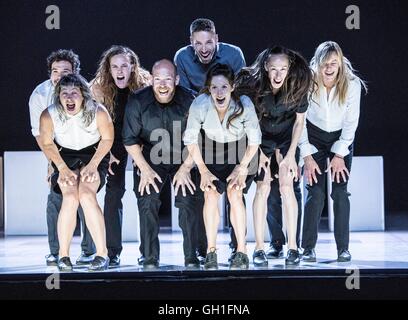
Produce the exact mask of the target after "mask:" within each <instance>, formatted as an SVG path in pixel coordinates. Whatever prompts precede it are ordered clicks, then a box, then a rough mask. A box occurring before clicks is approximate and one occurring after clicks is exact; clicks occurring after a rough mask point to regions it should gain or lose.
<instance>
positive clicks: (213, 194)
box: [183, 64, 261, 269]
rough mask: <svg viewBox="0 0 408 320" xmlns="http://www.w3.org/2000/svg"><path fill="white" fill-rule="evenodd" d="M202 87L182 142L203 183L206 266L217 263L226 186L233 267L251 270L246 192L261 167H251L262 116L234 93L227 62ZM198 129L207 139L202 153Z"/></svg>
mask: <svg viewBox="0 0 408 320" xmlns="http://www.w3.org/2000/svg"><path fill="white" fill-rule="evenodd" d="M202 92H203V94H201V95H199V96H198V97H197V98H196V99H195V100H194V101H193V103H192V105H191V107H190V110H189V116H188V121H187V128H186V131H185V135H184V138H183V141H184V144H185V145H186V146H187V148H188V151H189V153H190V154H191V156H192V158H193V160H194V162H195V163H196V164H197V167H198V169H199V171H200V176H201V182H200V188H201V190H203V191H204V210H203V215H204V224H205V230H206V234H207V242H208V248H207V256H206V260H205V264H204V268H206V269H217V268H218V262H217V254H216V252H215V251H216V239H217V229H218V224H219V221H220V217H219V211H218V200H219V197H220V195H221V194H222V193H223V192H224V191H225V192H226V193H227V196H228V199H229V201H230V204H231V223H232V226H233V228H234V232H235V235H236V238H237V244H238V246H237V252H236V254H235V255H234V257H233V258H232V260H231V263H230V268H232V269H247V268H248V266H249V260H248V256H247V252H246V241H245V231H246V210H245V205H244V202H243V199H242V195H243V193H245V192H246V191H247V190H248V189H249V186H250V183H251V182H252V179H253V178H254V174H255V173H256V169H257V164H256V163H254V162H252V163H253V164H254V165H253V166H251V167H250V168H248V166H249V165H250V163H251V160H252V159H253V158H254V155H255V154H256V152H257V150H258V146H259V144H260V143H261V131H260V128H259V123H258V118H257V115H256V112H255V107H254V105H253V103H252V102H251V100H250V99H249V98H248V97H247V96H238V95H236V93H235V92H234V72H233V71H232V69H231V67H229V66H227V65H224V64H216V65H214V66H213V67H211V69H210V70H209V71H208V73H207V79H206V82H205V87H204V89H203V90H202ZM200 132H201V134H202V136H203V137H204V138H205V145H204V146H203V148H202V149H203V150H202V152H201V151H200V142H199V137H200ZM246 140H247V141H246ZM251 171H252V172H251ZM251 173H252V174H251Z"/></svg>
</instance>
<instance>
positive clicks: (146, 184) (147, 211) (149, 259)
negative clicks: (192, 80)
mask: <svg viewBox="0 0 408 320" xmlns="http://www.w3.org/2000/svg"><path fill="white" fill-rule="evenodd" d="M152 76H153V85H152V86H150V87H147V88H144V89H142V90H140V91H138V92H136V93H134V94H130V96H129V99H128V103H127V105H126V110H125V117H124V124H123V143H124V145H125V148H126V150H127V151H128V153H129V154H130V155H131V157H132V158H133V160H134V163H135V169H134V191H135V193H136V197H137V200H138V201H137V203H138V208H139V218H140V237H141V241H140V242H141V243H140V251H141V253H142V255H143V256H144V258H145V259H144V261H143V267H145V268H149V267H153V268H154V267H156V268H157V267H158V266H159V256H160V245H159V237H158V235H159V215H158V214H159V209H160V205H161V202H160V193H161V191H162V187H163V185H164V184H165V183H166V181H167V179H171V181H172V183H173V184H174V186H175V205H176V207H177V208H179V225H180V227H181V229H182V232H183V250H184V262H185V266H186V267H191V268H198V267H199V260H198V259H197V257H196V254H195V248H196V241H197V240H196V239H195V236H196V232H195V227H194V226H195V224H196V218H197V215H198V214H199V212H197V210H196V209H195V198H194V192H195V189H196V181H195V178H196V177H197V176H196V174H195V172H194V171H193V172H191V173H190V171H191V169H192V166H193V161H192V159H191V158H187V159H185V161H183V154H184V155H188V153H187V151H186V150H185V151H184V152H183V150H184V149H185V148H184V145H183V143H182V135H183V133H184V130H185V128H186V123H187V114H188V110H189V108H190V105H191V103H192V101H193V100H194V93H193V92H192V91H191V90H189V89H186V88H183V87H180V86H178V83H179V76H178V75H177V71H176V67H175V66H174V64H173V63H172V62H171V61H169V60H166V59H164V60H160V61H157V62H156V63H155V64H154V66H153V68H152ZM142 146H143V148H142Z"/></svg>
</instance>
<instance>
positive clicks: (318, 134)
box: [300, 41, 367, 262]
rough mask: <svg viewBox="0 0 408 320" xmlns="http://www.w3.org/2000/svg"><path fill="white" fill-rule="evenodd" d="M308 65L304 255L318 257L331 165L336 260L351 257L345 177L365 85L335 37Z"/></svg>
mask: <svg viewBox="0 0 408 320" xmlns="http://www.w3.org/2000/svg"><path fill="white" fill-rule="evenodd" d="M310 67H311V69H312V70H313V72H314V80H315V86H314V90H313V93H312V96H311V99H310V105H309V111H308V114H307V121H306V126H305V129H304V130H303V134H302V138H301V141H300V150H301V156H302V157H303V159H304V162H305V165H304V176H305V178H306V180H307V182H308V185H307V189H308V196H307V200H306V204H305V215H304V222H303V236H302V247H303V248H304V253H303V260H304V261H308V262H314V261H316V253H315V246H316V242H317V235H318V226H319V221H320V215H321V213H322V210H323V207H324V201H325V198H326V197H325V194H326V192H325V179H326V174H324V173H325V172H327V171H328V170H331V174H332V179H333V182H332V192H331V198H332V199H333V211H334V237H335V240H336V245H337V255H338V256H337V260H338V261H339V262H347V261H350V260H351V254H350V252H349V218H350V200H349V196H350V194H349V193H348V191H347V183H348V177H349V175H350V170H351V160H352V156H353V141H354V136H355V132H356V129H357V126H358V119H359V115H360V97H361V87H362V86H363V87H364V89H365V90H367V86H366V84H365V82H364V81H363V80H361V79H360V78H359V77H358V76H357V75H356V73H355V70H354V69H353V67H352V66H351V63H350V61H349V60H348V59H347V58H346V57H345V56H344V55H343V52H342V50H341V48H340V46H339V45H338V44H337V43H336V42H333V41H326V42H323V43H321V44H320V45H319V46H318V47H317V49H316V52H315V54H314V56H313V58H312V60H311V63H310ZM327 159H329V160H330V163H329V166H327V165H326V163H327Z"/></svg>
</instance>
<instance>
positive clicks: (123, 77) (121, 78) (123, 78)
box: [116, 76, 125, 81]
mask: <svg viewBox="0 0 408 320" xmlns="http://www.w3.org/2000/svg"><path fill="white" fill-rule="evenodd" d="M116 79H118V80H119V81H123V80H125V76H120V77H116Z"/></svg>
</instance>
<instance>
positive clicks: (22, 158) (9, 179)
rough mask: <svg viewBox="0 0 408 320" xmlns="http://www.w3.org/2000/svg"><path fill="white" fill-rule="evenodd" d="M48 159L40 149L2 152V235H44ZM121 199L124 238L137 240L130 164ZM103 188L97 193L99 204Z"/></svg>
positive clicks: (137, 215)
mask: <svg viewBox="0 0 408 320" xmlns="http://www.w3.org/2000/svg"><path fill="white" fill-rule="evenodd" d="M129 163H131V160H130V159H129ZM46 176H47V159H46V158H45V156H44V154H43V153H42V152H40V151H18V152H14V151H13V152H5V153H4V233H5V235H47V219H46V207H47V197H48V194H49V186H48V183H47V182H46ZM126 190H127V191H126V193H125V195H124V197H123V199H122V202H123V229H122V238H123V240H124V241H138V240H139V234H140V232H139V214H138V209H137V200H136V196H135V194H134V192H133V168H132V165H131V164H130V166H128V168H127V170H126ZM104 195H105V188H103V189H102V190H101V191H100V192H99V193H98V195H97V199H98V202H99V205H100V206H101V208H103V198H104Z"/></svg>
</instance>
